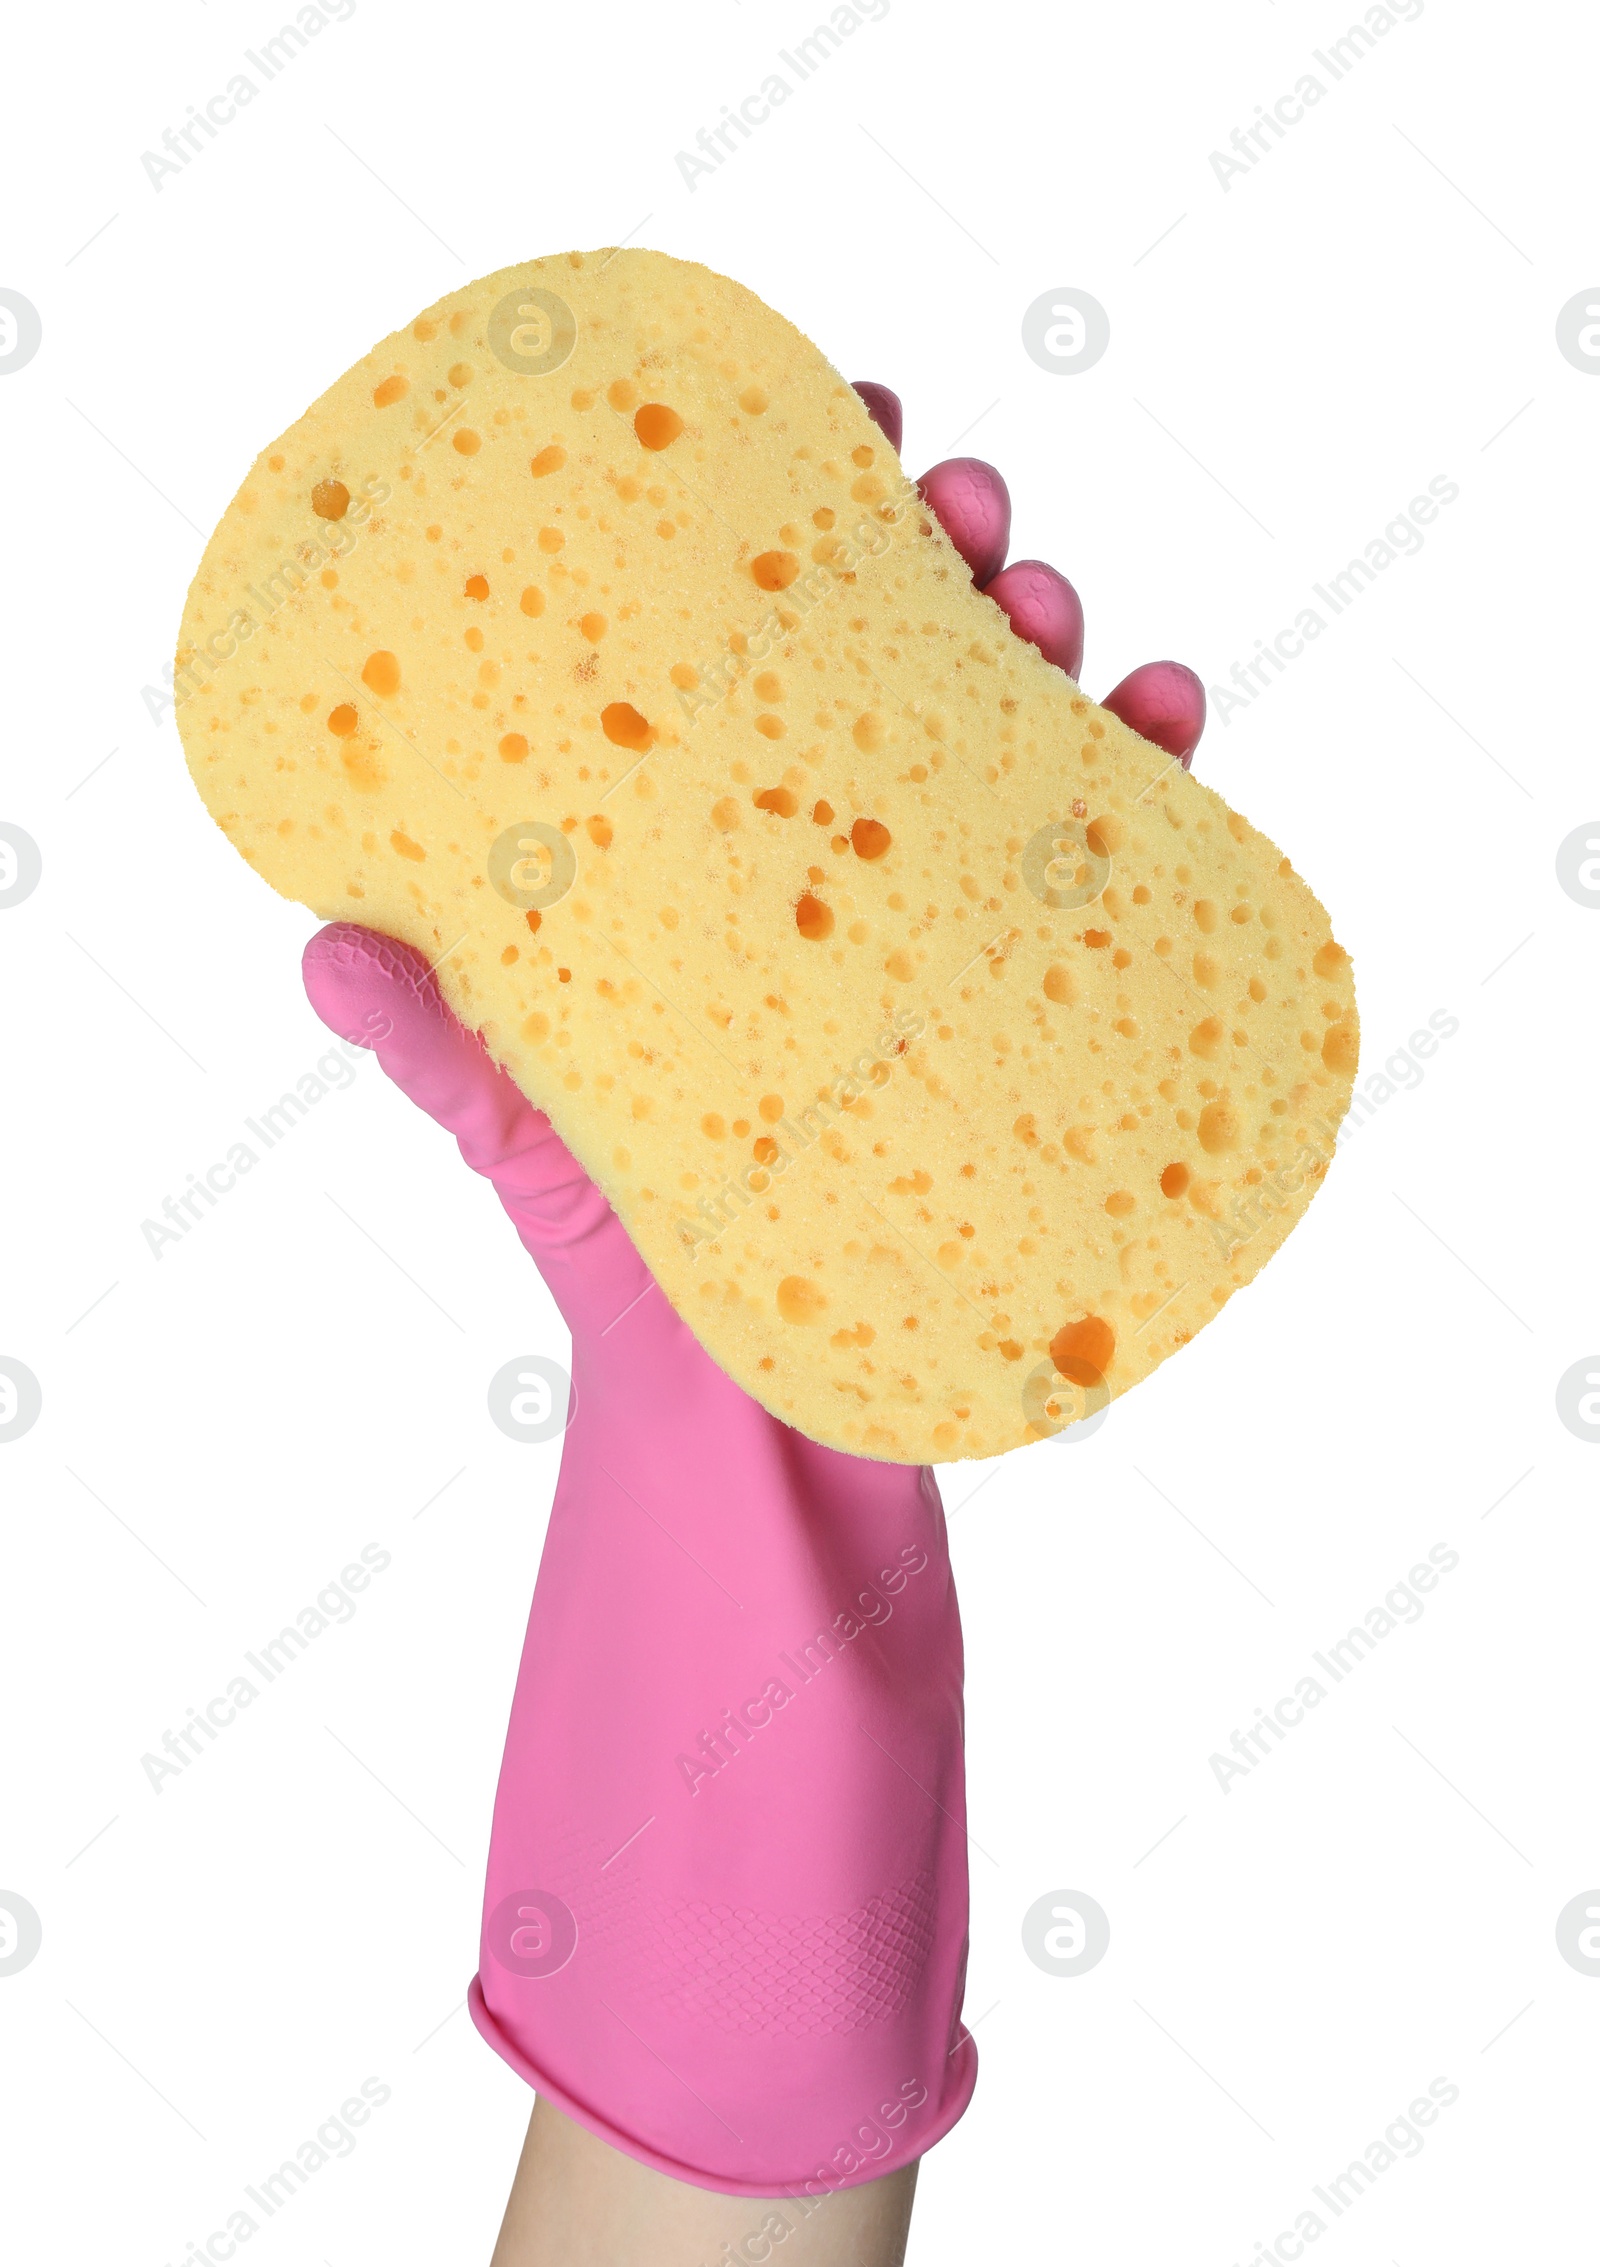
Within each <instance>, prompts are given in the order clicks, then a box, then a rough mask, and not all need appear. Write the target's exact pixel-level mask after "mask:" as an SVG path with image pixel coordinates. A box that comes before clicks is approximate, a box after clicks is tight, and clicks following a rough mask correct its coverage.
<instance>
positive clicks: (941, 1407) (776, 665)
mask: <svg viewBox="0 0 1600 2267" xmlns="http://www.w3.org/2000/svg"><path fill="white" fill-rule="evenodd" d="M176 684H177V693H178V699H179V704H180V706H179V721H180V726H181V730H182V733H183V739H184V745H185V749H186V751H187V754H188V759H189V764H190V767H191V770H192V772H193V774H194V778H195V781H196V784H197V785H198V787H199V789H200V792H201V794H202V795H203V796H204V798H205V800H206V802H207V804H208V805H209V807H210V809H211V811H212V813H213V815H214V816H215V818H216V819H217V821H218V823H219V825H220V826H222V828H223V829H224V830H225V831H226V833H227V834H228V835H229V836H230V838H231V839H232V841H233V842H234V844H235V845H236V847H237V848H238V849H239V850H240V851H241V852H242V853H243V855H244V856H245V857H246V858H247V859H248V860H249V861H250V863H251V864H252V865H253V866H255V867H256V869H257V870H258V871H259V872H260V873H261V874H263V875H264V876H265V877H266V879H267V880H268V881H269V882H271V883H272V884H273V886H274V887H275V888H276V889H279V890H281V891H282V892H283V893H284V894H285V895H286V896H289V897H293V898H298V899H300V900H302V901H303V902H304V903H305V904H307V905H308V906H310V907H312V908H313V909H314V911H315V912H317V913H318V914H319V915H321V916H322V917H323V918H325V919H329V920H332V919H345V920H353V921H359V922H363V923H365V924H367V925H368V926H370V927H372V928H375V929H381V930H385V931H387V932H388V933H390V934H391V935H394V936H398V937H402V938H404V939H406V940H407V941H408V942H409V943H411V944H413V945H415V946H417V947H418V948H419V949H420V950H421V951H423V952H424V953H425V954H426V955H427V957H428V958H429V960H430V961H432V962H433V963H434V964H435V965H436V966H437V969H438V974H439V980H440V983H441V985H442V986H443V989H444V992H445V995H446V997H447V998H448V999H449V1001H450V1002H451V1004H452V1006H453V1007H454V1008H455V1010H456V1012H457V1013H458V1014H459V1015H460V1016H461V1017H462V1018H463V1019H464V1020H465V1021H466V1022H467V1023H469V1024H470V1025H472V1026H474V1027H476V1028H477V1029H479V1030H481V1031H482V1033H483V1034H484V1037H485V1040H486V1043H487V1044H488V1046H489V1048H490V1049H491V1051H492V1052H493V1054H494V1056H495V1057H496V1058H497V1059H498V1060H499V1061H500V1062H502V1063H504V1064H505V1065H506V1067H507V1068H508V1070H509V1071H510V1072H511V1074H512V1075H513V1076H514V1077H515V1079H516V1080H517V1082H518V1084H519V1085H520V1086H521V1087H522V1089H523V1091H524V1092H525V1093H526V1094H527V1095H528V1097H529V1098H530V1100H532V1101H533V1102H535V1103H537V1104H538V1105H539V1106H540V1107H541V1108H542V1109H545V1110H547V1111H548V1112H549V1114H550V1116H551V1118H552V1120H553V1121H554V1123H555V1125H556V1127H557V1129H558V1130H559V1132H560V1133H561V1134H562V1136H563V1137H564V1139H565V1140H566V1141H567V1142H568V1143H569V1145H570V1146H571V1147H572V1149H573V1150H574V1151H575V1152H576V1154H577V1156H578V1157H579V1158H580V1160H581V1161H582V1163H583V1164H584V1166H585V1167H586V1168H587V1170H588V1171H589V1172H590V1173H591V1174H592V1175H593V1177H594V1178H595V1180H596V1181H598V1182H599V1183H600V1185H601V1187H602V1188H603V1189H604V1190H605V1192H606V1194H607V1195H608V1197H609V1198H610V1200H611V1202H612V1204H613V1205H614V1206H615V1208H616V1210H617V1212H618V1213H619V1214H620V1216H621V1218H622V1220H623V1221H624V1223H625V1224H626V1226H627V1228H628V1230H629V1233H630V1234H631V1235H632V1237H633V1239H634V1241H635V1243H636V1244H637V1245H638V1247H639V1249H640V1251H641V1252H642V1253H643V1255H644V1257H645V1259H646V1260H647V1261H648V1263H649V1265H650V1266H651V1268H652V1269H653V1270H654V1272H655V1274H656V1276H657V1278H658V1279H659V1281H660V1283H661V1286H662V1288H663V1289H664V1290H665V1292H666V1293H667V1295H668V1297H669V1298H670V1299H671V1300H672V1302H673V1304H674V1305H675V1306H676V1307H677V1308H678V1310H679V1312H680V1313H681V1314H682V1315H683V1316H684V1317H685V1319H686V1320H687V1321H688V1322H689V1324H690V1325H691V1326H692V1328H693V1329H694V1331H695V1333H696V1335H697V1336H698V1337H699V1339H700V1340H701V1342H702V1343H703V1345H704V1346H705V1347H706V1348H707V1350H708V1352H709V1353H710V1354H711V1355H712V1356H713V1357H714V1358H715V1359H716V1360H717V1361H718V1362H719V1363H720V1364H721V1365H722V1367H723V1368H724V1369H725V1370H727V1371H728V1372H729V1373H730V1374H731V1375H732V1376H733V1377H734V1378H735V1379H737V1381H738V1382H739V1384H740V1385H742V1386H743V1387H744V1388H745V1389H746V1390H747V1391H748V1392H750V1393H752V1394H754V1395H755V1396H756V1398H757V1399H758V1400H759V1401H761V1402H763V1403H764V1404H765V1405H766V1406H767V1407H768V1408H769V1409H770V1410H772V1411H773V1412H774V1413H775V1414H776V1415H777V1416H779V1417H781V1418H783V1419H784V1420H785V1421H787V1422H788V1423H790V1424H793V1425H796V1426H798V1427H800V1428H801V1429H802V1430H803V1431H805V1432H806V1433H809V1434H810V1435H811V1436H812V1437H813V1438H815V1439H817V1440H820V1441H824V1442H827V1443H830V1444H831V1445H833V1446H836V1447H839V1448H843V1449H849V1450H852V1451H855V1452H856V1453H858V1454H862V1455H867V1456H878V1457H885V1458H889V1459H892V1460H895V1461H899V1462H921V1461H924V1460H942V1459H949V1458H955V1457H964V1456H992V1455H994V1454H996V1453H997V1452H998V1451H1000V1450H1002V1449H1007V1448H1011V1447H1013V1446H1015V1445H1017V1444H1018V1443H1021V1442H1025V1441H1030V1440H1037V1439H1040V1438H1042V1437H1044V1436H1045V1435H1047V1434H1049V1433H1051V1432H1054V1431H1057V1430H1059V1429H1060V1427H1061V1425H1062V1424H1063V1423H1066V1422H1070V1421H1073V1420H1074V1419H1076V1418H1078V1417H1081V1416H1082V1415H1083V1414H1085V1412H1086V1411H1087V1410H1090V1409H1092V1408H1094V1407H1097V1406H1099V1405H1101V1404H1102V1403H1103V1402H1104V1400H1105V1399H1106V1397H1107V1396H1108V1394H1114V1393H1121V1392H1124V1391H1126V1389H1127V1388H1128V1387H1129V1386H1130V1385H1133V1384H1135V1383H1137V1381H1138V1380H1139V1379H1140V1378H1142V1377H1144V1376H1146V1375H1147V1374H1148V1373H1149V1372H1150V1371H1151V1370H1152V1369H1154V1368H1155V1366H1156V1364H1157V1363H1158V1362H1161V1361H1163V1360H1164V1359H1165V1358H1166V1357H1167V1355H1169V1354H1171V1353H1172V1352H1174V1351H1175V1350H1176V1349H1177V1348H1178V1347H1180V1346H1182V1345H1184V1344H1185V1343H1186V1342H1187V1340H1189V1339H1190V1338H1192V1337H1193V1336H1194V1334H1195V1332H1196V1331H1197V1330H1199V1329H1200V1328H1201V1327H1202V1326H1203V1325H1204V1324H1205V1323H1207V1322H1208V1321H1210V1320H1211V1319H1212V1318H1213V1316H1215V1314H1216V1313H1217V1311H1218V1310H1219V1308H1220V1307H1221V1306H1222V1305H1223V1304H1224V1302H1225V1301H1226V1300H1227V1298H1228V1297H1229V1296H1230V1294H1231V1293H1232V1292H1233V1291H1234V1290H1235V1289H1236V1288H1237V1287H1238V1286H1239V1285H1240V1284H1242V1283H1244V1282H1246V1281H1248V1279H1249V1278H1250V1277H1251V1276H1252V1275H1254V1274H1255V1272H1256V1271H1257V1269H1259V1268H1260V1267H1261V1265H1262V1264H1263V1262H1264V1261H1265V1260H1266V1259H1267V1257H1268V1255H1269V1254H1270V1253H1271V1252H1273V1251H1274V1250H1275V1249H1276V1248H1277V1246H1278V1245H1279V1243H1281V1242H1282V1240H1283V1238H1284V1236H1285V1235H1286V1234H1287V1233H1288V1231H1289V1229H1290V1227H1291V1226H1292V1225H1293V1224H1294V1222H1295V1221H1296V1220H1297V1219H1298V1217H1299V1215H1300V1213H1301V1212H1302V1211H1303V1209H1304V1207H1305V1206H1306V1204H1307V1203H1308V1202H1309V1200H1310V1197H1311V1195H1312V1192H1313V1191H1314V1190H1315V1189H1316V1187H1317V1186H1318V1185H1319V1184H1320V1181H1321V1178H1322V1175H1323V1173H1324V1172H1325V1170H1326V1167H1327V1163H1328V1160H1329V1158H1330V1157H1331V1155H1332V1152H1333V1137H1334V1131H1335V1129H1336V1127H1337V1124H1338V1121H1339V1119H1340V1117H1341V1116H1342V1114H1343V1112H1344V1109H1345V1107H1346V1104H1347V1102H1348V1099H1349V1093H1350V1085H1351V1079H1352V1076H1353V1073H1354V1069H1355V1063H1356V1053H1357V1027H1356V1015H1355V1004H1354V991H1353V985H1352V981H1351V972H1350V966H1349V963H1348V960H1347V959H1346V956H1345V954H1344V953H1343V952H1342V950H1341V949H1340V947H1339V946H1338V945H1336V944H1335V943H1334V942H1333V939H1332V936H1331V934H1330V931H1329V926H1328V921H1327V918H1326V916H1325V914H1324V913H1323V910H1322V908H1321V906H1320V905H1319V904H1318V902H1317V900H1316V899H1315V897H1314V896H1313V895H1312V894H1311V892H1310V890H1309V889H1308V888H1307V887H1306V885H1305V883H1304V882H1302V881H1301V880H1300V879H1299V877H1298V876H1297V875H1296V874H1295V872H1294V871H1293V869H1292V868H1291V867H1290V865H1289V862H1288V860H1287V859H1286V858H1283V857H1281V856H1280V854H1279V853H1278V851H1277V850H1276V849H1275V848H1274V847H1273V845H1272V844H1271V843H1270V842H1268V841H1267V840H1266V838H1265V837H1264V836H1262V835H1260V834H1258V833H1256V832H1255V830H1254V829H1253V828H1252V827H1250V826H1249V825H1247V824H1246V822H1245V821H1244V820H1243V819H1242V818H1240V817H1239V816H1238V815H1237V814H1236V813H1234V812H1231V811H1230V810H1229V809H1228V808H1227V806H1226V805H1225V804H1224V803H1223V802H1222V800H1221V798H1220V797H1219V796H1217V795H1216V794H1214V793H1213V792H1212V791H1211V789H1209V788H1208V787H1206V786H1205V785H1203V784H1202V783H1201V782H1200V781H1198V780H1195V779H1192V778H1190V776H1189V775H1188V773H1187V772H1185V771H1184V770H1183V769H1182V768H1181V767H1180V766H1179V765H1177V764H1176V763H1174V762H1172V761H1171V760H1169V759H1168V758H1167V757H1166V756H1164V755H1163V754H1162V753H1161V751H1160V750H1158V749H1156V748H1153V747H1152V746H1151V745H1150V744H1149V743H1148V742H1147V741H1144V740H1142V739H1140V738H1139V737H1138V736H1137V735H1136V734H1134V733H1132V732H1130V731H1129V730H1128V729H1127V728H1126V727H1125V726H1124V725H1122V724H1120V723H1119V722H1118V721H1117V720H1116V718H1115V717H1113V716H1110V715H1109V714H1107V713H1106V712H1105V711H1103V710H1101V709H1098V708H1096V707H1095V705H1094V704H1093V703H1092V702H1091V701H1089V700H1087V699H1085V697H1084V696H1083V695H1082V694H1081V693H1080V692H1079V691H1078V689H1077V687H1076V686H1075V685H1074V684H1073V683H1072V681H1071V679H1070V678H1067V677H1065V676H1064V675H1063V674H1062V673H1061V671H1060V670H1058V669H1056V668H1054V667H1053V666H1051V665H1050V664H1049V663H1048V662H1046V661H1044V660H1043V659H1042V658H1041V656H1040V655H1039V654H1038V653H1037V652H1035V651H1034V649H1033V648H1032V647H1031V646H1028V645H1025V644H1023V643H1022V642H1021V641H1020V640H1019V639H1018V638H1016V637H1015V636H1014V635H1013V633H1012V631H1011V628H1010V626H1009V624H1008V622H1007V621H1006V619H1005V617H1004V615H1003V614H1002V613H1001V612H1000V610H999V609H998V608H997V607H996V606H995V605H994V604H993V603H992V602H991V601H990V600H988V599H986V598H984V597H982V596H981V595H980V594H979V593H978V592H977V591H976V590H975V589H974V588H973V585H972V582H971V578H970V576H969V574H968V572H967V570H966V568H965V567H964V566H963V564H962V562H961V560H960V559H959V557H958V556H957V554H956V552H955V551H954V549H953V548H952V546H951V544H950V543H949V541H948V539H947V538H946V537H945V535H944V534H943V532H942V530H940V529H939V528H938V527H937V526H936V525H935V524H934V523H933V521H932V520H931V518H930V517H929V515H928V514H927V513H926V512H925V511H924V510H923V508H922V507H921V505H920V503H919V501H918V499H917V497H916V495H915V493H914V491H913V490H912V489H911V488H910V487H909V485H908V484H907V482H906V480H905V476H904V474H903V473H902V471H901V468H900V466H899V463H898V461H897V459H896V457H895V455H894V452H893V451H892V450H891V449H890V448H889V446H888V444H887V442H886V441H885V439H884V437H883V435H882V434H881V433H880V432H879V431H878V429H877V427H876V426H875V425H874V424H873V423H872V422H871V420H870V419H869V418H868V416H867V414H866V411H865V410H864V408H863V407H862V405H861V402H860V400H859V399H858V397H857V396H856V394H855V393H854V392H853V391H852V389H851V388H850V387H849V386H848V385H847V384H846V383H845V382H844V380H843V379H842V378H841V377H840V376H839V375H838V373H837V372H836V371H835V370H833V369H832V368H831V367H830V366H829V364H828V363H827V362H826V361H825V360H824V358H823V356H822V355H821V354H820V353H819V352H818V350H817V349H816V348H815V347H814V346H812V345H811V344H810V342H809V341H808V340H807V339H805V338H803V337H802V336H801V335H800V333H799V332H798V331H796V330H795V329H794V328H793V327H792V326H791V325H790V324H788V323H786V322H785V321H784V320H783V319H782V318H781V317H780V316H778V315H776V314H774V313H773V312H772V310H771V309H770V308H768V307H765V306H764V305H763V304H762V303H761V301H760V300H758V299H757V298H755V297H754V296H753V294H751V293H750V292H748V291H746V290H744V289H743V288H742V287H741V286H740V285H738V284H736V283H732V282H729V281H728V280H727V279H726V278H724V277H722V276H718V275H714V274H712V273H710V272H709V271H708V270H707V269H705V268H701V267H697V266H693V265H691V264H689V263H687V262H684V261H679V260H674V259H669V258H668V257H666V256H665V255H664V254H661V253H656V252H643V251H611V252H595V253H577V252H574V253H570V254H565V255H562V256H560V257H556V258H550V259H544V260H534V261H529V262H527V263H525V264H523V265H522V266H519V267H516V268H508V269H505V270H503V271H502V272H501V273H500V274H498V275H493V276H489V277H486V278H485V279H484V280H483V281H482V282H480V283H476V284H472V285H469V286H468V287H467V288H466V289H465V290H463V291H459V292H456V293H454V294H453V295H452V296H451V297H449V298H448V299H444V300H441V301H440V302H439V304H438V305H437V306H435V307H432V308H430V309H429V310H428V312H427V313H426V314H425V315H421V316H419V317H418V318H417V320H416V321H415V322H413V323H411V324H409V325H408V326H407V327H406V328H405V329H404V330H402V331H397V332H396V333H395V334H394V335H393V336H392V337H390V338H387V339H385V340H384V341H383V342H382V344H381V345H379V346H377V347H375V348H374V349H373V351H372V353H371V354H369V355H368V356H367V357H366V358H365V360H364V361H362V362H360V363H358V364H357V365H356V367H355V368H354V369H353V370H350V371H348V372H347V373H346V374H345V376H344V377H342V378H340V379H339V380H338V381H337V383H336V384H334V385H333V386H331V387H330V388H329V390H328V391H327V393H325V394H324V395H323V396H322V398H321V399H320V400H319V401H317V402H316V403H314V404H313V406H312V407H311V408H310V409H309V410H308V411H307V412H306V414H305V415H304V416H303V417H302V418H301V419H300V420H299V421H298V422H297V423H296V424H295V425H293V426H292V427H291V428H290V429H289V431H288V432H287V433H285V434H284V435H283V437H282V438H281V439H280V440H278V441H276V442H274V443H273V444H272V446H271V447H270V448H269V449H267V450H266V451H265V452H264V453H263V454H262V455H261V456H260V457H258V458H257V460H256V462H255V464H254V465H253V466H252V468H251V470H250V473H249V476H248V478H247V479H246V481H245V483H244V485H243V487H242V488H241V489H240V490H239V493H238V494H237V496H236V497H235V498H234V500H233V502H232V504H231V505H230V506H229V508H228V511H227V513H226V514H225V516H224V518H223V520H222V522H221V524H220V525H219V526H218V528H217V530H216V532H215V534H214V535H213V536H212V538H211V541H210V543H209V545H208V546H207V549H206V554H205V558H204V560H203V562H202V564H201V567H200V571H199V573H198V575H197V576H196V578H195V582H194V586H193V588H192V590H191V591H190V594H189V600H188V606H187V609H186V612H185V616H184V621H183V628H182V634H181V641H180V645H179V651H178V657H177V678H176Z"/></svg>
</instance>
